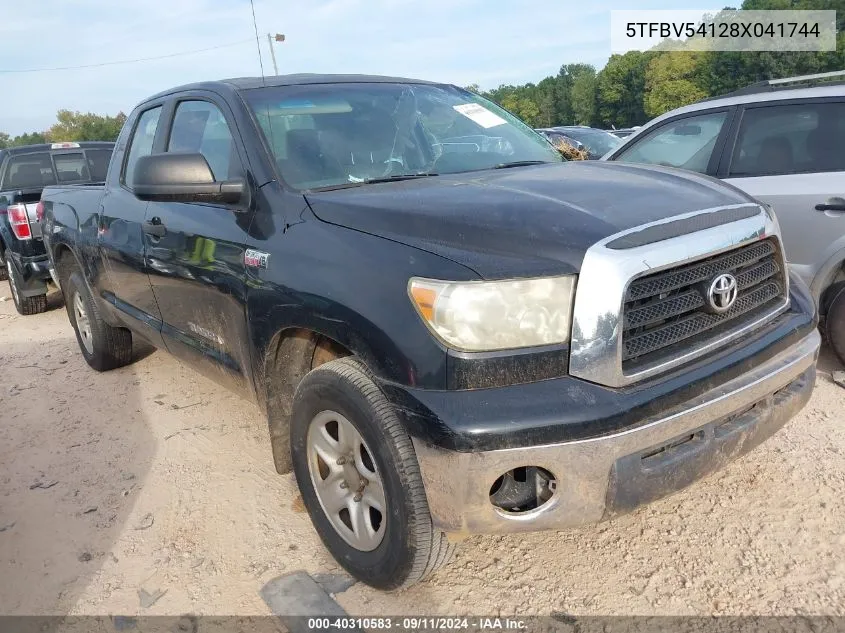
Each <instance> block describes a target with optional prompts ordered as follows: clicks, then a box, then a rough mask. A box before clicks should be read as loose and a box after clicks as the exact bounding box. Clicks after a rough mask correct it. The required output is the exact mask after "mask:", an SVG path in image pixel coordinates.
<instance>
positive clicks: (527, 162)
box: [493, 160, 551, 169]
mask: <svg viewBox="0 0 845 633" xmlns="http://www.w3.org/2000/svg"><path fill="white" fill-rule="evenodd" d="M547 163H548V164H551V161H548V160H515V161H513V162H512V163H499V164H498V165H494V166H493V169H510V168H511V167H528V166H529V165H545V164H547Z"/></svg>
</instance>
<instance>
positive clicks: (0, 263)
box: [0, 240, 9, 281]
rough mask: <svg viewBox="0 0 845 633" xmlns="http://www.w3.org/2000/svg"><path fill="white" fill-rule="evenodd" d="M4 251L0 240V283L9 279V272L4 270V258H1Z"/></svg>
mask: <svg viewBox="0 0 845 633" xmlns="http://www.w3.org/2000/svg"><path fill="white" fill-rule="evenodd" d="M5 251H6V249H5V247H4V246H3V241H2V240H0V281H6V280H7V279H8V278H9V271H8V270H6V258H5V257H3V253H4V252H5Z"/></svg>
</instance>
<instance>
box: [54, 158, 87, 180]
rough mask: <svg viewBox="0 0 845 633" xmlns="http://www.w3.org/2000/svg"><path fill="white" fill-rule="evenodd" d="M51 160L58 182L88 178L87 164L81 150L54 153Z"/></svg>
mask: <svg viewBox="0 0 845 633" xmlns="http://www.w3.org/2000/svg"><path fill="white" fill-rule="evenodd" d="M53 162H54V163H55V165H56V176H57V177H58V179H59V182H60V183H61V182H78V181H80V180H85V181H87V180H90V179H91V176H90V174H89V173H88V165H87V163H86V162H85V155H84V154H83V153H82V152H73V153H72V154H55V155H54V156H53Z"/></svg>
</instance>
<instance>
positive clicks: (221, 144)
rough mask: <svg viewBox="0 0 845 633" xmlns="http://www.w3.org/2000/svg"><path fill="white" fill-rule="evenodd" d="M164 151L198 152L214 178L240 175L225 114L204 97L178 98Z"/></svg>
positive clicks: (227, 178) (239, 165) (229, 177)
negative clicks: (203, 157) (193, 98)
mask: <svg viewBox="0 0 845 633" xmlns="http://www.w3.org/2000/svg"><path fill="white" fill-rule="evenodd" d="M167 151H168V152H180V153H200V154H202V155H203V156H205V160H207V161H208V165H209V166H210V167H211V171H212V173H213V174H214V179H215V180H230V179H232V178H238V177H239V176H241V175H243V169H242V168H241V162H240V158H238V153H237V150H236V149H235V142H234V139H233V138H232V133H231V131H230V130H229V125H228V124H227V123H226V118H225V117H224V116H223V113H222V112H220V109H219V108H218V107H217V106H215V105H214V104H213V103H209V102H208V101H182V102H181V103H180V104H179V106H178V107H177V108H176V115H175V116H174V117H173V128H172V129H171V130H170V141H169V143H168V145H167Z"/></svg>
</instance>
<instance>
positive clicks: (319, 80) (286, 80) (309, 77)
mask: <svg viewBox="0 0 845 633" xmlns="http://www.w3.org/2000/svg"><path fill="white" fill-rule="evenodd" d="M344 83H403V84H426V85H434V86H436V85H441V84H443V83H445V82H436V81H424V80H422V79H407V78H405V77H388V76H383V75H352V74H350V75H329V74H319V73H298V74H293V75H271V76H268V77H236V78H232V79H220V80H217V81H202V82H198V83H192V84H185V85H182V86H176V87H174V88H170V89H168V90H164V91H162V92H159V93H157V94H155V95H152V96H150V97H148V98H147V99H144V101H149V100H151V99H157V98H159V97H164V96H167V95H169V94H173V93H174V92H183V91H186V90H213V89H214V88H220V87H226V88H229V89H234V90H252V89H254V88H264V87H278V86H302V85H309V84H344Z"/></svg>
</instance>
